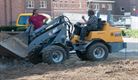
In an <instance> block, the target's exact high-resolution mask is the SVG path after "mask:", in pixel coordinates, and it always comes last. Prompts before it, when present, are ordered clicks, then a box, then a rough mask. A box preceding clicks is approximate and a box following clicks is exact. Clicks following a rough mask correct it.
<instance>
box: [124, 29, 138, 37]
mask: <svg viewBox="0 0 138 80" xmlns="http://www.w3.org/2000/svg"><path fill="white" fill-rule="evenodd" d="M122 35H123V36H127V37H132V38H138V29H136V30H134V29H125V30H123V31H122Z"/></svg>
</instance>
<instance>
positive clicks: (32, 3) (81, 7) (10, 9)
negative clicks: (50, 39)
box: [0, 0, 87, 25]
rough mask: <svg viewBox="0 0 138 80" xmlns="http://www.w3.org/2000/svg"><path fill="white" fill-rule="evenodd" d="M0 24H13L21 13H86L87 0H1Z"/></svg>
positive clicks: (56, 14) (52, 14)
mask: <svg viewBox="0 0 138 80" xmlns="http://www.w3.org/2000/svg"><path fill="white" fill-rule="evenodd" d="M0 9H1V12H0V25H13V24H14V23H15V21H16V18H17V16H18V14H19V13H25V12H26V13H28V12H32V10H33V9H39V12H41V13H46V14H49V15H51V16H52V17H56V16H59V15H62V14H63V13H86V9H87V4H86V0H0Z"/></svg>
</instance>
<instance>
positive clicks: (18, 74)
mask: <svg viewBox="0 0 138 80" xmlns="http://www.w3.org/2000/svg"><path fill="white" fill-rule="evenodd" d="M90 1H91V0H88V1H87V5H88V4H89V6H87V7H90V5H91V6H92V5H94V4H93V3H96V4H97V0H96V1H95V0H94V1H93V0H92V2H90ZM26 2H27V1H26ZM29 2H30V3H31V4H33V2H32V1H29ZM29 2H28V4H29ZM61 2H62V1H60V2H58V1H55V0H53V2H49V3H51V5H50V6H53V4H55V3H56V4H58V3H60V4H61ZM65 2H67V1H65ZM78 2H79V4H78ZM84 2H85V1H76V2H74V1H72V4H69V5H72V6H73V4H74V7H75V6H76V5H75V4H76V3H77V5H79V7H78V6H76V7H78V8H79V9H77V10H78V12H79V10H80V11H81V9H83V10H82V13H78V12H76V13H60V14H59V13H58V14H56V15H55V16H52V15H51V14H53V13H56V9H57V8H54V9H55V10H53V12H51V13H50V14H49V13H45V12H44V13H42V12H39V9H33V10H32V13H31V12H25V13H19V14H18V16H16V22H15V25H14V26H12V27H11V26H10V27H9V26H7V27H3V26H2V27H0V80H138V37H137V34H138V30H137V29H136V28H137V27H131V26H134V25H136V24H133V25H132V24H131V23H135V22H136V21H135V20H136V17H134V16H135V15H133V18H135V20H133V19H132V17H130V14H129V13H127V14H126V13H124V15H123V16H121V17H120V16H117V17H119V18H116V19H117V20H115V19H113V17H112V15H111V10H112V9H111V8H112V7H111V6H112V4H114V3H115V1H110V0H107V1H102V0H101V1H98V2H99V3H102V4H103V3H106V4H107V5H108V7H107V10H108V11H107V12H106V10H105V12H106V14H107V15H103V14H102V15H100V12H97V11H96V10H95V9H92V8H93V7H91V8H88V10H86V11H85V10H84V8H82V7H83V6H84V5H83V4H82V3H84ZM5 4H6V2H5ZM31 4H30V5H31ZM35 4H36V3H35ZM44 4H46V3H45V0H44V1H40V6H39V7H40V8H47V7H46V6H44ZM56 4H55V5H56ZM62 4H63V3H62ZM64 4H65V3H64ZM69 5H68V6H69ZM80 5H81V6H80ZM11 6H12V4H11ZM62 6H63V5H62ZM68 6H66V7H68ZM27 7H31V8H34V6H33V5H31V6H29V5H28V6H27ZM37 7H38V6H37ZM54 7H57V6H54ZM64 7H65V6H64ZM87 7H86V3H85V8H86V9H87ZM102 7H103V6H102ZM104 8H106V6H105V7H104ZM6 9H7V8H6ZM70 9H72V11H73V9H74V8H70ZM7 10H8V9H7ZM67 11H69V10H67ZM65 12H66V11H65ZM103 13H104V12H103ZM12 15H13V14H12ZM12 15H11V16H12ZM5 16H6V15H5ZM126 16H127V17H126ZM128 17H129V18H128ZM6 18H7V16H6ZM7 19H8V18H7ZM111 19H112V21H111ZM128 19H129V20H128ZM121 20H123V21H125V23H127V22H131V23H130V24H125V23H120V21H121ZM5 21H8V20H5ZM11 21H12V17H11ZM133 21H135V22H133ZM112 22H114V23H112ZM0 23H1V22H0ZM5 23H8V22H5ZM118 23H119V24H118ZM2 24H4V22H3V23H2ZM11 24H13V23H11ZM115 24H117V25H115ZM120 24H121V25H120ZM122 24H123V25H122ZM0 25H1V24H0ZM6 25H7V24H6ZM120 26H121V27H120ZM122 26H123V27H122ZM122 28H123V29H122ZM124 28H125V29H124ZM133 28H135V29H136V30H133Z"/></svg>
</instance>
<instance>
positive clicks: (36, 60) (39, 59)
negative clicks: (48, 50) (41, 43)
mask: <svg viewBox="0 0 138 80" xmlns="http://www.w3.org/2000/svg"><path fill="white" fill-rule="evenodd" d="M29 61H30V62H31V63H33V64H38V63H41V62H42V55H40V54H32V55H30V56H29Z"/></svg>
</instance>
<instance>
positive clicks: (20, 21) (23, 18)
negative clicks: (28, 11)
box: [18, 16, 30, 25]
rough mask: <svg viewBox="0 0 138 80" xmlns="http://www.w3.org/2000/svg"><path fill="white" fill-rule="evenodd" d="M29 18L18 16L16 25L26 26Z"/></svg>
mask: <svg viewBox="0 0 138 80" xmlns="http://www.w3.org/2000/svg"><path fill="white" fill-rule="evenodd" d="M29 18H30V16H20V18H19V21H18V24H19V25H26V24H27V23H28V19H29Z"/></svg>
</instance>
